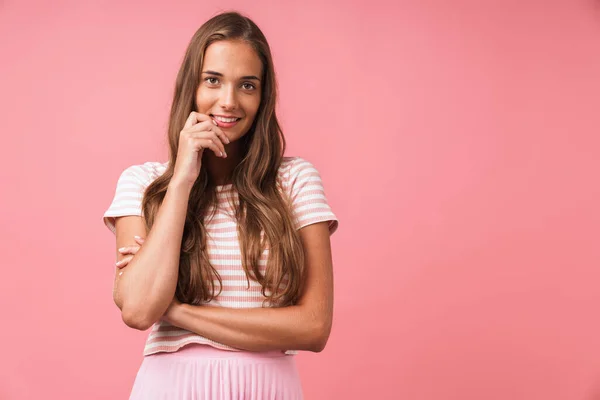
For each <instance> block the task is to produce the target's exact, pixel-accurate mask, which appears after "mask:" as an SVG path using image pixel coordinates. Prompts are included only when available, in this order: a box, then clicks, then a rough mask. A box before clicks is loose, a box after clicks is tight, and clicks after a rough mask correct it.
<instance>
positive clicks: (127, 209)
mask: <svg viewBox="0 0 600 400" xmlns="http://www.w3.org/2000/svg"><path fill="white" fill-rule="evenodd" d="M139 170H140V166H136V165H133V166H131V167H128V168H126V169H125V170H124V171H123V172H122V173H121V176H120V177H119V180H118V181H117V188H116V190H115V195H114V197H113V200H112V202H111V204H110V206H109V207H108V209H107V210H106V212H105V213H104V217H103V220H104V225H106V227H107V228H108V229H110V230H111V231H112V233H116V229H115V218H116V217H123V216H126V215H137V216H142V214H143V213H142V199H143V197H144V190H145V189H146V185H145V183H144V180H143V179H142V177H141V176H140V173H141V171H139Z"/></svg>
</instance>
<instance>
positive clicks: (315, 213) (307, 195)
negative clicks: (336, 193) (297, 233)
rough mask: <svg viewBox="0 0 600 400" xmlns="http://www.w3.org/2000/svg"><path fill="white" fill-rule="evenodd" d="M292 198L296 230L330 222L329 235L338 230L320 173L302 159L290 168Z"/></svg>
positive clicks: (298, 158) (297, 160) (295, 161)
mask: <svg viewBox="0 0 600 400" xmlns="http://www.w3.org/2000/svg"><path fill="white" fill-rule="evenodd" d="M290 197H291V200H292V207H293V213H294V219H295V223H296V229H300V228H303V227H305V226H307V225H311V224H314V223H317V222H323V221H329V235H332V234H333V233H334V232H335V231H336V230H337V228H338V225H339V221H338V219H337V217H336V216H335V214H334V213H333V211H332V210H331V207H330V206H329V202H328V201H327V197H326V196H325V189H324V187H323V182H322V180H321V175H320V174H319V171H318V170H317V169H316V168H315V166H314V165H313V164H312V163H310V162H309V161H307V160H304V159H303V158H300V157H297V158H296V159H295V160H294V161H293V162H292V164H291V166H290Z"/></svg>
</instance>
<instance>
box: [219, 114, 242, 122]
mask: <svg viewBox="0 0 600 400" xmlns="http://www.w3.org/2000/svg"><path fill="white" fill-rule="evenodd" d="M213 117H214V118H215V119H216V120H217V121H220V122H225V123H229V122H237V121H239V120H240V119H241V118H235V117H234V118H226V117H221V116H218V115H214V116H213Z"/></svg>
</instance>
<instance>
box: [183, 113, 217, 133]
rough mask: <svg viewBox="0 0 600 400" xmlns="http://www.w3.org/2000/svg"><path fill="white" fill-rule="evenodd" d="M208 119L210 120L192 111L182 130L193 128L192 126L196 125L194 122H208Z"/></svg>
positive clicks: (204, 115) (206, 116)
mask: <svg viewBox="0 0 600 400" xmlns="http://www.w3.org/2000/svg"><path fill="white" fill-rule="evenodd" d="M209 119H211V118H210V117H209V116H208V115H206V114H201V113H199V112H196V111H192V112H191V113H190V115H189V117H188V119H187V120H186V121H185V125H184V126H183V129H188V128H191V127H192V126H194V124H196V122H204V121H208V120H209Z"/></svg>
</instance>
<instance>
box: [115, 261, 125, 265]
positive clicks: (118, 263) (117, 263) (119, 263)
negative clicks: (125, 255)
mask: <svg viewBox="0 0 600 400" xmlns="http://www.w3.org/2000/svg"><path fill="white" fill-rule="evenodd" d="M122 262H123V260H121V261H117V262H116V264H115V265H121V263H122Z"/></svg>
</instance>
